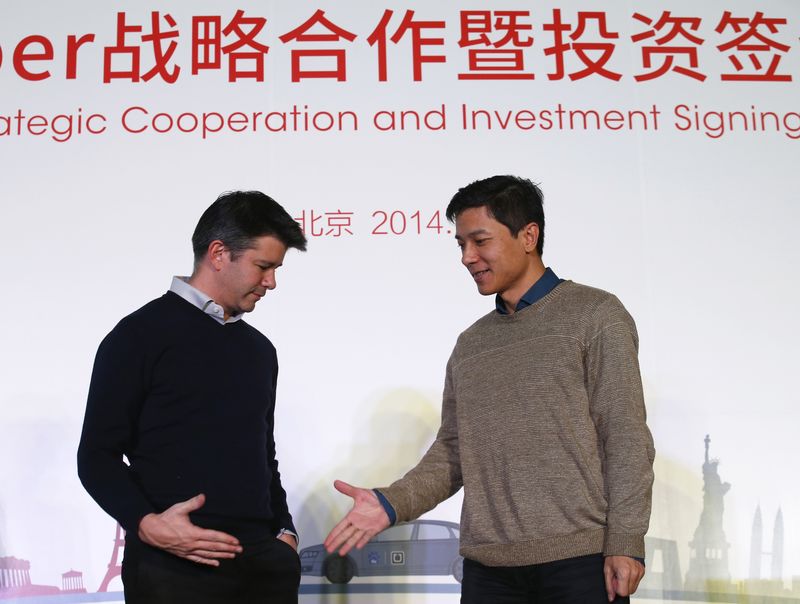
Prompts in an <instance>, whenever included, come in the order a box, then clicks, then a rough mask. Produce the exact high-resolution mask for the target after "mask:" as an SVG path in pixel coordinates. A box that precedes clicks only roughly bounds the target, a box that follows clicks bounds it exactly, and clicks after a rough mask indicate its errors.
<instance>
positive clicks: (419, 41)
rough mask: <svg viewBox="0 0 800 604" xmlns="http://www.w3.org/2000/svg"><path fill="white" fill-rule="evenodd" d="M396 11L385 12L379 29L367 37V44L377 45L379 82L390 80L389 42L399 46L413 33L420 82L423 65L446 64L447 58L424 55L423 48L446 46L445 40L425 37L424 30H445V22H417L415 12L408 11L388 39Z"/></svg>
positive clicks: (414, 62)
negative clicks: (390, 24)
mask: <svg viewBox="0 0 800 604" xmlns="http://www.w3.org/2000/svg"><path fill="white" fill-rule="evenodd" d="M393 15H394V11H392V10H389V9H387V10H385V11H384V12H383V16H382V17H381V20H380V22H379V23H378V25H377V27H376V28H375V29H374V30H373V31H372V33H371V34H370V35H369V36H368V37H367V42H368V43H369V45H370V46H375V45H377V50H378V81H380V82H385V81H386V80H387V78H388V76H387V74H388V68H387V40H391V42H392V43H393V44H397V43H399V42H400V40H402V39H403V37H404V36H405V35H406V33H408V32H411V56H412V66H413V74H414V81H415V82H419V81H421V80H422V65H423V64H425V63H444V62H446V61H447V58H446V57H445V56H444V55H435V54H430V55H428V54H424V53H423V47H425V46H444V38H431V37H425V35H423V31H424V30H428V29H444V26H445V22H444V21H416V20H415V19H414V11H413V10H407V11H406V13H405V15H404V16H403V20H402V21H401V22H400V25H399V26H398V28H397V30H396V31H395V32H394V34H392V36H391V37H388V35H389V34H388V31H387V30H388V27H389V22H390V21H391V20H392V16H393Z"/></svg>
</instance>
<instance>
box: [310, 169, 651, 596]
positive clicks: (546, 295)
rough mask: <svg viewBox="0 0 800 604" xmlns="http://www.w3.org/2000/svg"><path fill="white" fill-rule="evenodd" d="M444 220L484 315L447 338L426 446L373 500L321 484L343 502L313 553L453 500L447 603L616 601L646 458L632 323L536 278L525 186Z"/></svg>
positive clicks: (533, 214)
mask: <svg viewBox="0 0 800 604" xmlns="http://www.w3.org/2000/svg"><path fill="white" fill-rule="evenodd" d="M447 217H448V219H450V220H454V221H455V225H456V240H457V241H458V244H459V246H460V247H461V261H462V263H463V264H464V266H466V268H467V269H468V270H469V273H470V275H471V277H472V278H473V279H474V281H475V283H476V285H477V287H478V291H479V292H480V293H481V294H483V295H489V294H495V301H496V308H495V309H494V310H492V312H490V313H489V314H488V315H486V316H484V317H482V318H481V319H479V320H478V321H477V322H475V323H474V324H473V325H472V326H471V327H469V328H468V329H467V330H466V331H464V332H463V333H462V334H461V336H460V337H459V338H458V342H457V343H456V346H455V349H454V350H453V353H452V355H451V357H450V360H449V362H448V364H447V373H446V378H445V386H444V399H443V403H442V424H441V427H440V429H439V432H438V434H437V436H436V440H435V441H434V443H433V445H432V446H431V448H430V449H429V450H428V452H427V453H426V454H425V456H424V457H423V458H422V460H421V461H420V462H419V463H418V464H417V466H416V467H414V468H413V469H412V470H411V471H409V472H408V473H407V474H406V475H405V476H404V477H403V478H401V479H400V480H398V481H396V482H395V483H393V484H392V485H391V486H389V487H385V488H379V489H374V490H369V489H362V488H358V487H353V486H351V485H349V484H347V483H344V482H341V481H337V482H336V483H335V486H336V488H337V489H338V490H339V491H341V492H342V493H344V494H346V495H349V496H351V497H352V498H353V500H354V504H353V508H352V510H351V511H350V512H349V513H348V514H347V515H346V516H345V518H344V519H343V520H342V521H341V522H340V523H339V524H337V525H336V527H334V529H333V530H332V531H331V533H330V535H328V538H327V539H326V541H325V545H326V547H327V548H328V551H330V552H333V551H336V550H339V553H340V554H341V555H346V554H347V552H348V551H349V550H350V549H351V548H352V547H358V548H361V547H363V546H364V545H365V544H366V543H367V542H368V541H369V539H371V538H372V537H373V536H374V535H376V534H377V533H378V532H380V531H382V530H383V529H385V528H387V527H388V526H390V525H391V524H394V523H395V522H398V521H400V522H402V521H407V520H411V519H414V518H417V517H418V516H420V515H421V514H423V513H425V512H427V511H428V510H430V509H432V508H433V507H435V506H436V505H437V504H438V503H439V502H441V501H443V500H445V499H447V498H448V497H450V496H451V495H453V494H454V493H455V492H456V491H458V489H460V488H461V487H462V486H463V487H464V504H463V509H462V513H461V548H460V549H461V554H462V555H463V556H464V578H463V585H462V599H461V601H462V603H464V604H495V603H501V602H502V603H506V602H508V603H514V604H516V603H519V604H527V603H533V602H537V603H538V602H547V603H551V604H577V603H586V604H595V603H596V604H601V603H603V602H605V601H606V600H607V601H609V602H627V601H628V596H629V595H630V594H631V593H633V592H634V591H635V590H636V587H637V586H638V584H639V581H640V580H641V578H642V576H643V575H644V535H645V533H646V532H647V526H648V522H649V518H650V501H651V490H652V483H653V472H652V465H653V458H654V455H655V451H654V449H653V441H652V437H651V435H650V432H649V430H648V429H647V426H646V424H645V408H644V401H643V397H642V385H641V378H640V375H639V366H638V361H637V348H638V336H637V334H636V327H635V325H634V322H633V319H631V317H630V315H629V314H628V312H627V311H626V310H625V308H624V307H623V306H622V304H621V303H620V302H619V300H618V299H617V298H616V297H615V296H613V295H612V294H609V293H607V292H604V291H602V290H599V289H594V288H591V287H587V286H584V285H579V284H577V283H574V282H572V281H564V280H562V279H559V278H558V277H557V276H556V275H555V273H554V272H553V271H552V270H551V269H549V268H545V266H544V264H543V262H542V250H543V243H544V212H543V209H542V195H541V191H540V190H539V189H538V187H536V186H535V185H534V184H532V183H531V182H530V181H528V180H525V179H521V178H517V177H513V176H494V177H492V178H488V179H485V180H480V181H476V182H474V183H472V184H470V185H468V186H466V187H464V188H462V189H460V190H459V191H458V193H456V195H455V196H454V197H453V199H452V200H451V201H450V204H449V205H448V207H447Z"/></svg>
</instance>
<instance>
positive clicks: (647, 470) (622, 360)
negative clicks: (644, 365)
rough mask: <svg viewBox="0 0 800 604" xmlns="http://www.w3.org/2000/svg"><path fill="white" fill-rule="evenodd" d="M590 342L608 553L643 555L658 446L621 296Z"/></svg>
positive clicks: (607, 307)
mask: <svg viewBox="0 0 800 604" xmlns="http://www.w3.org/2000/svg"><path fill="white" fill-rule="evenodd" d="M598 316H599V319H598V323H597V324H596V325H595V333H594V335H593V336H592V338H591V339H590V341H589V343H588V349H587V357H586V368H587V392H588V394H589V401H590V412H591V415H592V419H593V421H594V424H595V427H596V430H597V434H598V439H599V442H600V444H601V447H602V454H603V473H604V479H605V491H606V493H605V494H606V499H607V501H608V515H607V525H608V530H607V533H606V539H605V544H604V546H603V553H604V554H605V555H628V556H634V557H640V558H641V557H644V536H645V533H646V532H647V527H648V524H649V521H650V504H651V498H652V486H653V460H654V458H655V449H654V447H653V439H652V436H651V434H650V431H649V429H648V428H647V424H646V423H645V420H646V413H645V406H644V397H643V393H642V381H641V376H640V374H639V362H638V358H637V352H638V336H637V334H636V326H635V324H634V322H633V319H632V318H631V316H630V315H629V314H628V312H627V311H626V310H625V309H624V307H623V306H622V304H620V303H619V301H618V300H617V299H616V298H612V299H611V301H610V302H609V303H606V304H604V305H603V306H602V307H601V309H600V312H599V313H598Z"/></svg>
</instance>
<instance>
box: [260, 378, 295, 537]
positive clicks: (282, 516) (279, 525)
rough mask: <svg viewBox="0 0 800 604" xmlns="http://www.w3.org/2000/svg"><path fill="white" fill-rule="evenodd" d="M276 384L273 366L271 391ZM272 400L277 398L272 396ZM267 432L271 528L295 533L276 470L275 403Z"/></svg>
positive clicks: (270, 413) (279, 476)
mask: <svg viewBox="0 0 800 604" xmlns="http://www.w3.org/2000/svg"><path fill="white" fill-rule="evenodd" d="M277 385H278V368H277V366H276V367H275V379H274V382H273V384H272V391H273V393H275V392H276V389H277ZM273 400H274V401H277V398H276V397H275V396H273ZM267 425H268V426H269V434H267V464H269V469H270V472H271V473H272V480H271V481H270V485H269V495H270V507H271V511H272V514H273V529H274V531H275V532H276V533H277V532H278V531H280V530H281V529H287V530H290V531H292V532H293V533H294V534H297V529H295V527H294V522H293V521H292V515H291V514H290V513H289V506H288V504H287V502H286V491H285V490H284V489H283V485H281V474H280V472H279V471H278V460H277V458H276V451H275V404H273V405H271V406H270V410H269V417H268V418H267Z"/></svg>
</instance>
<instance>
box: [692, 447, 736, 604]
mask: <svg viewBox="0 0 800 604" xmlns="http://www.w3.org/2000/svg"><path fill="white" fill-rule="evenodd" d="M710 443H711V438H710V437H709V436H708V434H706V437H705V445H706V452H705V461H704V462H703V511H702V513H701V514H700V522H699V523H698V525H697V528H696V529H695V531H694V537H693V538H692V540H691V541H690V542H689V548H690V559H689V570H688V571H687V572H686V581H685V583H684V589H686V590H687V591H699V592H717V593H726V592H729V591H731V589H732V585H731V575H730V570H729V567H728V548H729V547H730V544H729V543H728V541H727V539H726V538H725V531H724V530H723V528H722V516H723V513H724V511H725V504H724V501H723V498H724V497H725V494H726V493H727V492H728V490H730V488H731V485H730V484H729V483H727V482H722V479H721V478H720V476H719V471H718V466H719V460H717V459H709V456H708V449H709V445H710Z"/></svg>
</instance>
